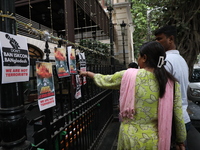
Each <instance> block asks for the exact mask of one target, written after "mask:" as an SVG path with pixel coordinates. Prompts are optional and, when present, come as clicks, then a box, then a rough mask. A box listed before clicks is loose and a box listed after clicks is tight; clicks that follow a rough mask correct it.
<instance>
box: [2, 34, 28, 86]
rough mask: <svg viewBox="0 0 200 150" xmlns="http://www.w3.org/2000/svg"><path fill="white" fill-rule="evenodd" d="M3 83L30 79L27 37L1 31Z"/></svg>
mask: <svg viewBox="0 0 200 150" xmlns="http://www.w3.org/2000/svg"><path fill="white" fill-rule="evenodd" d="M0 43H1V45H0V50H1V61H2V84H4V83H12V82H24V81H29V63H30V61H29V53H28V47H27V39H26V38H24V37H22V36H17V35H12V34H8V33H5V32H0Z"/></svg>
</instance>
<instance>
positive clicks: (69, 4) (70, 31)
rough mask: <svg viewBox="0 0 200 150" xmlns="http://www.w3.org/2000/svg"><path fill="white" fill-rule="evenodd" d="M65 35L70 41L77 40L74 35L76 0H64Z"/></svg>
mask: <svg viewBox="0 0 200 150" xmlns="http://www.w3.org/2000/svg"><path fill="white" fill-rule="evenodd" d="M64 12H65V31H66V32H65V35H66V37H67V39H68V40H69V41H70V42H73V43H74V42H75V37H74V35H75V34H74V18H75V17H74V1H72V0H71V1H69V0H64Z"/></svg>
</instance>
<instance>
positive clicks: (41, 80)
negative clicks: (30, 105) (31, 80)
mask: <svg viewBox="0 0 200 150" xmlns="http://www.w3.org/2000/svg"><path fill="white" fill-rule="evenodd" d="M36 74H37V90H38V105H39V109H40V111H43V110H45V109H48V108H50V107H53V106H55V105H56V102H55V88H54V80H53V72H52V64H51V63H48V62H36Z"/></svg>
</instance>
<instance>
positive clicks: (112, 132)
mask: <svg viewBox="0 0 200 150" xmlns="http://www.w3.org/2000/svg"><path fill="white" fill-rule="evenodd" d="M189 111H190V113H189V114H190V118H191V122H192V124H193V125H192V126H191V129H190V131H189V133H188V136H187V141H188V148H189V150H200V106H197V105H196V104H194V103H192V102H189ZM119 126H120V123H119V122H118V120H117V119H116V118H115V119H114V120H113V121H112V122H111V123H110V124H109V125H108V127H107V129H106V131H105V133H104V135H103V137H102V140H101V142H100V144H99V147H98V149H97V150H117V137H118V132H119Z"/></svg>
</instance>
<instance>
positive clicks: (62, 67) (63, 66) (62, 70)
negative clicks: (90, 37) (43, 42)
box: [54, 47, 70, 78]
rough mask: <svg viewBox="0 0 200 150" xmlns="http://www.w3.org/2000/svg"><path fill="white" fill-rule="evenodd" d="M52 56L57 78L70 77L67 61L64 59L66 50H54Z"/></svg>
mask: <svg viewBox="0 0 200 150" xmlns="http://www.w3.org/2000/svg"><path fill="white" fill-rule="evenodd" d="M54 56H55V63H56V71H57V74H58V77H59V78H61V77H67V76H70V73H69V69H68V65H67V59H66V49H65V48H57V47H55V48H54Z"/></svg>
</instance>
